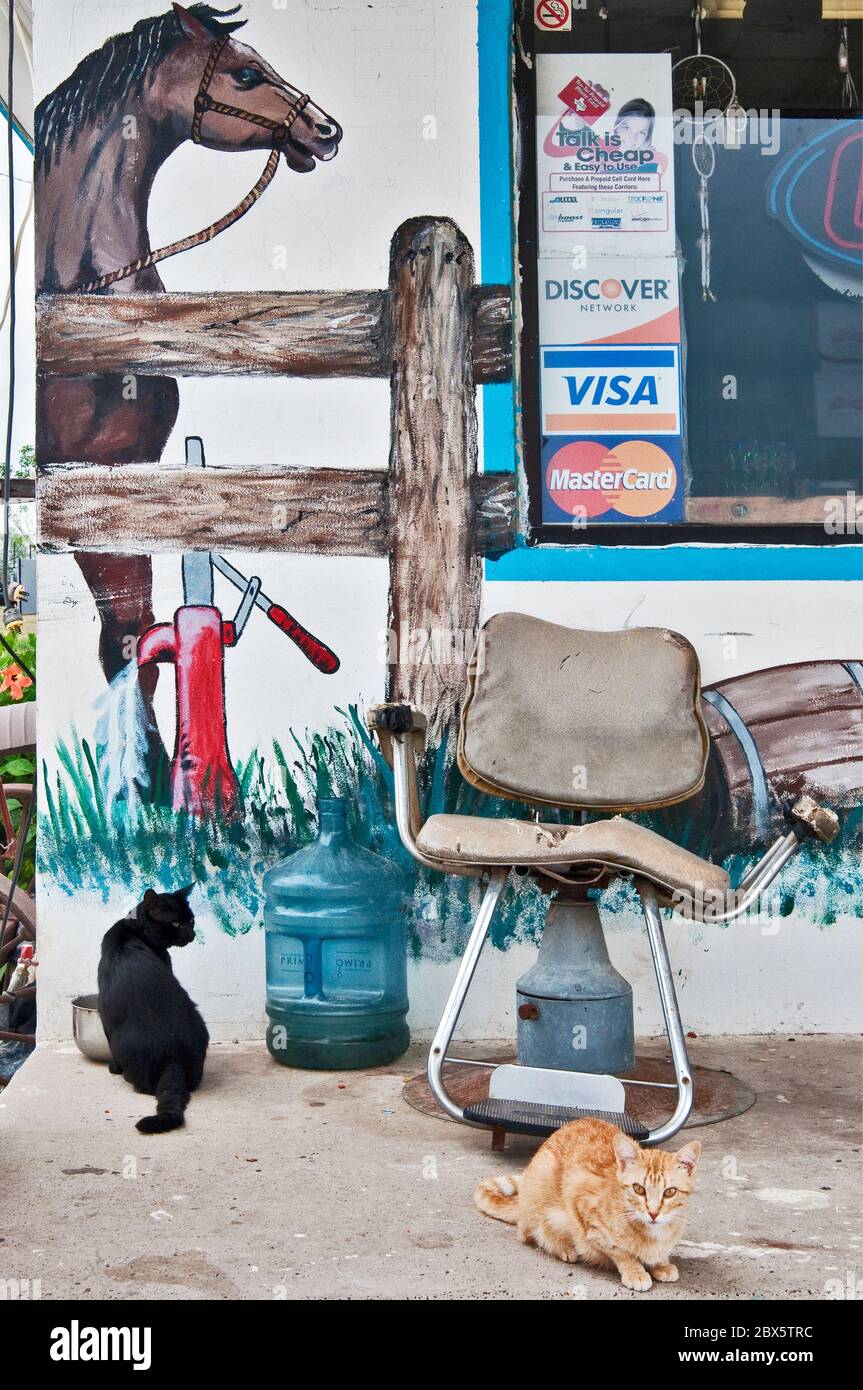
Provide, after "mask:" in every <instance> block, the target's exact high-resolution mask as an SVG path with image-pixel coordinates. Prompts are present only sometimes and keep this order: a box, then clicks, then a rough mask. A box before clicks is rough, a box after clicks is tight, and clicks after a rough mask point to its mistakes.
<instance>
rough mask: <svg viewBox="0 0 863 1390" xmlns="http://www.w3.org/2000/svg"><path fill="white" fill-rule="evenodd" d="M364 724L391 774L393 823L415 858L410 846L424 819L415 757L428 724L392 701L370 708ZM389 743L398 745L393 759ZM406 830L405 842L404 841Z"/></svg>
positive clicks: (419, 751)
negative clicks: (377, 745)
mask: <svg viewBox="0 0 863 1390" xmlns="http://www.w3.org/2000/svg"><path fill="white" fill-rule="evenodd" d="M366 724H367V726H368V728H369V729H370V730H371V732H372V733H373V734H374V735H375V736H376V737H377V740H378V743H379V744H380V746H381V752H382V753H383V755H384V758H385V759H386V761H387V763H388V764H389V766H390V767H391V768H392V769H393V771H394V772H395V795H396V821H397V823H398V827H399V834H400V836H401V839H402V842H403V843H404V845H405V848H406V849H408V850H409V851H410V853H411V854H413V855H414V856H416V847H415V844H414V843H413V842H414V841H415V840H416V837H417V835H418V834H419V832H420V829H421V827H422V823H423V820H424V817H423V814H422V810H421V808H420V799H419V788H418V786H417V757H418V756H419V754H420V753H421V752H422V750H423V746H424V744H425V735H426V729H427V727H428V722H427V720H426V717H425V715H424V714H421V713H420V711H419V710H416V709H412V708H411V706H410V705H403V704H398V703H396V702H392V703H387V704H381V705H372V706H371V708H370V709H369V710H368V712H367V714H366ZM393 743H396V744H398V745H399V750H398V753H399V755H400V756H398V757H397V755H396V751H395V749H394V748H393ZM406 831H408V833H409V837H410V838H409V839H406V838H405V832H406Z"/></svg>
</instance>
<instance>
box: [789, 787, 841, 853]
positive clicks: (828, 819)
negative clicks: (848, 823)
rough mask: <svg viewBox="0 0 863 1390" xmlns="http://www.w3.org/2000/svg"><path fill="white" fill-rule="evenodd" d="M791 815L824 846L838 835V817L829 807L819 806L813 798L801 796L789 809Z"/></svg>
mask: <svg viewBox="0 0 863 1390" xmlns="http://www.w3.org/2000/svg"><path fill="white" fill-rule="evenodd" d="M791 814H792V816H793V817H794V819H795V820H799V821H803V822H804V824H805V825H808V826H809V827H810V828H811V830H812V832H813V834H815V835H817V836H818V839H819V840H823V841H824V843H825V844H829V843H830V841H831V840H835V839H836V836H837V835H838V834H839V817H838V816H837V814H836V812H835V811H831V810H830V808H829V806H819V805H818V802H817V801H816V800H815V799H814V797H811V796H801V798H800V800H799V801H795V803H794V805H793V806H792V807H791Z"/></svg>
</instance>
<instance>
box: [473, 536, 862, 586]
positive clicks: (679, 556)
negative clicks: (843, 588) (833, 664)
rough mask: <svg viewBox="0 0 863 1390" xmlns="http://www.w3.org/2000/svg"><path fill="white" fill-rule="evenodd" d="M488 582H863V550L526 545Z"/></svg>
mask: <svg viewBox="0 0 863 1390" xmlns="http://www.w3.org/2000/svg"><path fill="white" fill-rule="evenodd" d="M485 577H486V579H487V580H492V581H493V580H501V581H504V580H519V581H521V582H524V583H532V582H536V581H539V580H546V581H557V582H561V581H564V582H570V581H580V582H582V583H584V582H587V583H590V582H594V583H603V584H608V583H616V582H620V583H625V582H626V581H628V580H630V581H633V582H635V583H645V582H651V581H652V582H655V583H662V582H663V581H665V582H668V581H680V582H684V583H685V582H689V583H697V582H698V581H707V582H710V583H714V584H716V583H728V582H734V581H739V582H741V583H742V582H748V583H753V582H756V581H760V582H765V583H769V582H771V581H774V582H775V581H777V580H783V579H801V580H807V581H813V580H848V579H852V580H853V579H856V580H863V546H861V545H825V546H808V545H800V546H796V545H794V546H792V545H789V546H783V545H777V546H773V545H765V546H760V545H715V546H714V545H668V546H637V545H636V546H628V545H609V546H601V545H577V546H521V547H519V548H518V549H517V550H511V551H509V552H508V554H506V555H502V556H501V558H500V559H499V560H486V563H485Z"/></svg>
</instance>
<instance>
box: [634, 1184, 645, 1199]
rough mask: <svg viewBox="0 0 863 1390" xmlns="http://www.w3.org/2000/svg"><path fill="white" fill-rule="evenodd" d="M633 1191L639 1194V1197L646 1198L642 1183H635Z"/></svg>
mask: <svg viewBox="0 0 863 1390" xmlns="http://www.w3.org/2000/svg"><path fill="white" fill-rule="evenodd" d="M632 1190H633V1192H637V1193H638V1195H639V1197H643V1196H644V1188H643V1187H642V1186H641V1183H640V1182H634V1183H633V1184H632Z"/></svg>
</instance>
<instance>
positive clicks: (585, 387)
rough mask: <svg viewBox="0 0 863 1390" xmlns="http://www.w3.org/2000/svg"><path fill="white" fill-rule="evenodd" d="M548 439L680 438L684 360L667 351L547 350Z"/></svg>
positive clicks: (670, 347)
mask: <svg viewBox="0 0 863 1390" xmlns="http://www.w3.org/2000/svg"><path fill="white" fill-rule="evenodd" d="M541 354H542V412H543V433H544V434H568V435H585V434H590V435H597V434H600V435H602V434H618V435H619V434H623V433H633V434H639V435H657V434H668V435H679V434H680V361H679V350H678V348H677V345H676V344H668V345H663V346H661V347H658V346H657V347H641V346H639V347H615V346H611V345H610V346H608V347H545V348H542V349H541Z"/></svg>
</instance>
